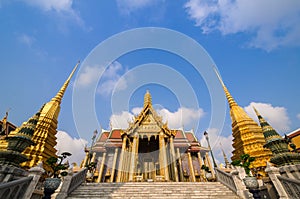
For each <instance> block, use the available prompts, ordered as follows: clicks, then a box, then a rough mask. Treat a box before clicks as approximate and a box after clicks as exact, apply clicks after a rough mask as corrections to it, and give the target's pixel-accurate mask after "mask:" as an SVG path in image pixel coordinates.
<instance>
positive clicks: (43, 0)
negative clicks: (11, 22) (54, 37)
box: [23, 0, 91, 32]
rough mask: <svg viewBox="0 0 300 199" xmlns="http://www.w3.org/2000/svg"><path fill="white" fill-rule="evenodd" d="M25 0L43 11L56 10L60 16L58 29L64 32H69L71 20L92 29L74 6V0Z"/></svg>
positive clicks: (86, 28) (83, 27) (85, 28)
mask: <svg viewBox="0 0 300 199" xmlns="http://www.w3.org/2000/svg"><path fill="white" fill-rule="evenodd" d="M23 2H24V3H26V4H28V5H30V6H33V7H37V8H39V9H40V10H42V11H43V12H51V11H52V12H54V13H55V14H56V16H57V17H58V18H57V26H58V29H59V30H60V31H62V32H67V27H68V26H69V25H70V21H71V22H75V23H76V24H77V25H79V26H80V27H81V28H82V29H84V30H86V31H90V30H91V27H87V26H86V25H85V22H84V21H83V20H82V19H81V17H80V16H79V14H78V13H77V12H76V11H75V10H74V9H73V8H72V6H73V5H74V0H23Z"/></svg>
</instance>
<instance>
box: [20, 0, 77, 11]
mask: <svg viewBox="0 0 300 199" xmlns="http://www.w3.org/2000/svg"><path fill="white" fill-rule="evenodd" d="M24 2H25V3H27V4H29V5H31V6H36V7H39V8H40V9H42V10H44V11H50V10H55V11H57V12H62V11H66V12H73V10H72V4H73V0H26V1H24Z"/></svg>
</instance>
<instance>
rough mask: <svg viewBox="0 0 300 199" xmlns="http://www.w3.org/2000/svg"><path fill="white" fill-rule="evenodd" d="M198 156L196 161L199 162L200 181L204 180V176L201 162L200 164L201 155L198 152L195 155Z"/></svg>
mask: <svg viewBox="0 0 300 199" xmlns="http://www.w3.org/2000/svg"><path fill="white" fill-rule="evenodd" d="M197 155H198V161H199V165H200V179H201V180H205V174H204V171H203V169H201V168H202V165H203V162H202V158H201V154H200V152H198V153H197Z"/></svg>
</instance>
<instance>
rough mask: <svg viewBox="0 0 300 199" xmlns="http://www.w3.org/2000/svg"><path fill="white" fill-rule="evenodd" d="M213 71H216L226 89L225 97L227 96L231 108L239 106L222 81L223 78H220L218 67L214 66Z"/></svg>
mask: <svg viewBox="0 0 300 199" xmlns="http://www.w3.org/2000/svg"><path fill="white" fill-rule="evenodd" d="M213 69H214V71H215V73H216V75H217V77H218V79H219V81H220V83H221V84H222V86H223V89H224V92H225V95H226V98H227V101H228V104H229V107H230V108H231V107H233V106H238V105H237V103H236V102H235V100H234V99H233V97H232V96H231V94H230V93H229V91H228V89H227V87H226V86H225V84H224V82H223V80H222V78H221V76H220V73H219V72H218V71H217V68H216V66H213Z"/></svg>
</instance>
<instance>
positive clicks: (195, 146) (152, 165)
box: [81, 91, 215, 182]
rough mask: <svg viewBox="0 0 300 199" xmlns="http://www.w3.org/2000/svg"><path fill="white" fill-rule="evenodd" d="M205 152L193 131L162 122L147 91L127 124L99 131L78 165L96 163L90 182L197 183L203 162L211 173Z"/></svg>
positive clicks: (210, 166)
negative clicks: (122, 127)
mask: <svg viewBox="0 0 300 199" xmlns="http://www.w3.org/2000/svg"><path fill="white" fill-rule="evenodd" d="M208 152H209V149H208V148H206V147H202V146H201V145H200V143H199V141H198V139H197V138H196V137H195V134H194V132H193V131H190V132H185V131H184V130H182V129H180V130H175V129H170V128H169V127H168V125H167V123H163V122H162V117H160V116H159V115H158V114H157V113H156V111H155V110H154V108H153V107H152V98H151V95H150V93H149V91H147V92H146V94H145V97H144V107H143V109H142V111H141V113H140V114H139V115H137V116H135V118H134V121H133V122H131V123H129V127H128V128H127V129H111V130H110V131H106V130H102V132H101V134H100V135H99V137H98V139H97V141H96V142H95V143H94V145H92V146H91V147H90V148H89V149H87V150H86V157H85V159H84V160H83V161H82V163H81V167H85V166H88V165H89V164H90V163H91V162H96V168H95V173H94V176H93V179H92V181H94V182H139V181H141V182H142V181H174V182H200V181H205V177H204V170H202V169H201V167H202V165H203V164H204V165H205V166H207V167H208V168H209V170H210V171H212V175H213V176H214V175H215V174H214V173H213V172H214V171H213V168H212V164H211V160H210V157H209V154H208Z"/></svg>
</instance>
